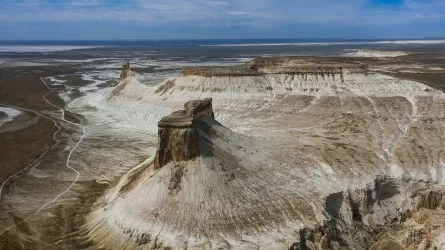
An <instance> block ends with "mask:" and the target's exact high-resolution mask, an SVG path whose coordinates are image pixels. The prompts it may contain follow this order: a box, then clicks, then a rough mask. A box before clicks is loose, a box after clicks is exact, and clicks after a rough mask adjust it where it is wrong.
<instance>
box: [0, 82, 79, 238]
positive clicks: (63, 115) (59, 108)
mask: <svg viewBox="0 0 445 250" xmlns="http://www.w3.org/2000/svg"><path fill="white" fill-rule="evenodd" d="M40 80H41V81H42V83H43V84H44V85H45V87H46V88H47V89H48V90H50V91H49V92H48V93H46V94H45V95H43V96H42V98H43V99H44V100H45V101H46V102H47V103H48V104H49V105H51V106H53V107H55V108H56V109H58V110H59V111H60V112H61V113H62V114H61V115H62V117H61V120H62V121H64V122H66V123H68V124H71V125H74V126H79V127H81V128H82V136H81V137H80V139H79V141H78V142H77V143H76V145H75V146H74V147H73V148H72V149H71V151H70V152H69V154H68V157H67V159H66V162H65V166H66V167H67V168H69V169H70V170H72V171H73V172H74V173H75V174H76V178H75V179H74V180H73V182H72V183H71V184H70V185H69V186H68V187H67V188H66V189H65V190H64V191H62V192H61V193H59V194H58V195H56V197H54V199H52V200H50V201H48V202H46V203H45V204H43V205H42V206H41V207H40V208H39V209H38V210H37V211H36V212H34V213H33V214H31V215H29V216H28V217H26V218H25V219H24V220H23V221H22V222H20V223H24V222H26V221H27V220H29V219H30V218H31V217H32V216H34V215H36V214H38V213H40V212H41V211H42V210H43V209H44V208H45V207H46V206H48V205H49V204H51V203H53V202H55V201H57V200H58V199H59V198H60V197H61V196H62V195H64V194H65V193H67V192H68V191H69V190H70V189H71V188H72V187H73V186H74V184H75V183H76V182H77V180H78V179H79V177H80V173H79V172H78V171H77V170H75V169H74V168H72V167H71V166H70V160H71V156H72V154H73V152H74V151H75V150H76V149H77V147H78V146H79V145H80V143H81V142H82V141H83V139H84V137H85V135H86V126H85V125H83V124H78V123H74V122H71V121H68V120H66V119H65V109H63V108H61V107H59V106H57V105H55V104H53V103H51V102H50V101H49V100H48V99H47V97H48V95H50V94H51V93H52V92H54V89H52V88H50V87H49V86H48V84H47V83H46V82H45V81H44V80H43V79H42V78H40ZM5 106H9V107H11V108H16V109H19V110H22V111H28V112H32V113H34V114H36V115H39V116H41V117H44V118H46V119H49V120H51V121H53V122H54V125H55V126H56V127H57V128H58V129H57V131H56V132H55V133H54V134H53V139H54V140H55V141H56V143H55V144H54V145H53V146H51V147H50V148H48V149H47V150H46V151H45V152H44V153H43V154H42V155H41V156H40V157H39V158H38V159H36V160H35V161H34V162H32V163H31V164H29V165H28V166H27V167H26V168H24V169H22V170H21V171H20V172H18V173H16V174H14V175H11V176H10V177H8V178H7V179H6V180H5V181H3V183H2V185H1V187H0V199H1V194H2V190H3V186H4V185H5V183H6V182H7V181H9V180H11V179H13V178H15V177H16V176H18V175H20V174H22V173H24V172H25V171H27V170H28V169H29V167H31V166H33V165H34V164H36V163H37V162H38V161H39V160H41V159H42V158H43V157H44V156H45V155H46V154H47V153H48V152H49V151H50V150H51V149H53V148H54V147H55V146H57V145H58V144H60V140H59V139H57V138H56V136H57V134H58V133H59V132H60V130H61V126H60V124H59V123H58V122H57V121H56V120H54V119H53V118H51V117H49V116H45V115H43V114H41V113H39V112H37V111H34V110H29V109H24V108H20V107H15V106H11V105H5ZM15 226H17V225H16V224H14V225H11V226H10V227H8V228H6V229H5V230H3V231H2V232H0V235H2V234H3V233H5V232H6V231H8V230H10V229H11V228H13V227H15Z"/></svg>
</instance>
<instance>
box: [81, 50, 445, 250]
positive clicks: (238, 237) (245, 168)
mask: <svg viewBox="0 0 445 250" xmlns="http://www.w3.org/2000/svg"><path fill="white" fill-rule="evenodd" d="M345 60H346V59H344V60H343V59H341V60H340V59H338V60H337V59H335V60H334V59H332V60H328V61H323V60H322V59H307V58H303V59H302V58H296V59H292V58H284V59H270V60H268V59H261V60H257V61H254V62H251V63H248V64H246V65H243V66H240V67H238V68H235V69H230V68H223V69H221V68H195V69H187V70H185V71H184V72H183V75H182V76H178V77H175V78H170V79H167V80H165V81H164V82H162V83H160V84H159V85H157V86H154V87H147V86H145V85H143V84H141V83H139V82H138V81H137V80H135V79H134V78H132V77H129V78H127V79H126V80H124V81H122V82H121V83H120V84H119V85H118V86H117V87H116V89H118V88H119V92H118V93H117V94H114V95H110V96H109V98H107V99H106V100H104V101H103V102H102V103H101V106H100V107H99V108H100V109H102V110H103V112H105V113H106V112H109V114H110V115H114V116H116V117H119V118H120V119H122V120H125V119H126V120H128V121H129V126H131V129H134V130H136V131H141V133H147V134H153V135H156V134H157V135H159V137H158V148H157V153H156V157H155V159H154V161H153V162H151V163H150V162H146V163H145V164H142V165H141V166H138V167H137V168H135V169H134V170H133V171H131V172H130V173H129V174H128V175H126V176H124V177H123V178H122V180H121V182H120V183H119V184H118V185H117V186H116V187H115V188H113V189H112V190H110V191H109V193H108V194H107V195H106V196H105V197H104V198H103V200H101V201H100V202H99V203H98V207H97V209H96V211H95V212H93V213H91V214H90V216H89V222H88V225H87V227H88V229H89V232H90V233H89V235H90V236H91V237H92V238H93V240H94V241H95V242H96V243H97V245H99V246H104V247H109V248H114V249H125V248H128V249H133V248H140V249H151V248H160V247H173V248H202V249H219V248H223V249H228V248H235V249H250V248H254V249H258V248H262V249H287V248H289V247H290V246H292V247H294V248H293V249H298V248H302V249H304V248H312V249H315V248H317V247H318V248H333V249H337V248H340V247H345V246H348V247H350V248H352V249H368V248H369V247H371V245H372V244H373V243H374V242H376V241H377V240H378V239H377V236H376V233H375V232H378V231H381V230H383V228H385V226H387V225H388V224H391V223H393V222H395V221H396V222H402V221H405V220H407V218H408V215H409V214H410V213H411V212H412V211H421V210H422V209H430V210H431V211H439V212H437V213H436V212H435V213H433V212H430V213H429V215H431V216H432V215H434V216H436V215H437V216H439V215H438V214H440V211H442V210H440V209H442V208H441V207H443V205H442V204H443V199H442V198H441V197H440V198H439V196H440V195H439V194H442V193H441V192H439V191H437V189H439V190H442V188H443V185H444V184H445V179H444V176H445V175H444V167H443V162H445V159H444V157H445V154H444V149H445V140H444V135H445V126H444V124H445V123H444V119H445V116H444V114H443V110H444V107H445V106H444V105H445V95H444V94H443V93H441V92H438V91H436V90H434V89H431V88H429V87H427V86H425V85H423V84H421V83H418V82H413V81H408V80H403V79H398V78H394V77H391V76H387V75H382V74H379V73H375V72H371V71H368V70H367V68H368V67H367V65H363V64H361V63H360V62H359V61H355V60H351V61H348V60H346V61H345ZM204 98H212V101H211V103H212V105H211V106H209V105H208V104H206V101H205V100H204V101H198V102H192V104H193V105H191V107H188V105H190V103H189V104H186V106H185V108H184V110H183V111H180V112H175V113H173V114H172V116H167V117H166V118H163V117H165V116H166V115H168V114H170V113H171V112H172V111H174V110H177V109H178V108H180V107H182V106H183V105H184V103H186V102H188V101H189V100H198V99H201V100H202V99H204ZM207 102H208V101H207ZM201 107H202V109H201ZM195 111H196V112H195ZM198 111H199V112H198ZM213 111H214V115H213ZM201 112H203V113H202V115H200V114H201ZM158 121H161V122H159V123H157V122H158ZM435 185H437V186H438V187H436V186H435ZM432 186H435V188H434V189H433V190H436V191H434V193H431V194H429V193H426V191H425V190H429V189H431V188H432ZM420 191H422V192H420ZM433 209H434V210H433ZM434 216H432V217H431V218H435V217H434ZM433 221H434V220H433ZM436 221H439V222H440V220H436ZM422 223H423V222H422V221H421V220H418V221H416V222H413V224H411V225H415V226H416V227H421V228H427V226H426V225H425V224H422ZM413 227H414V226H413ZM406 228H407V230H408V231H409V232H411V231H412V232H415V230H414V229H413V228H410V226H408V225H407V226H406ZM434 228H435V229H434V230H436V231H435V232H436V233H435V234H434V235H432V236H431V237H433V238H434V237H435V239H438V240H437V241H436V242H435V243H434V242H433V243H434V244H435V246H437V247H438V248H439V249H440V247H443V246H445V245H444V244H445V242H443V241H440V239H441V237H442V236H443V235H442V234H441V233H440V232H442V231H441V230H443V229H444V228H443V225H440V224H438V225H436V227H434ZM413 230H414V231H413ZM425 230H426V229H425ZM408 231H403V232H400V233H399V234H397V235H396V236H394V237H395V241H396V242H395V243H393V242H392V239H389V240H387V241H383V242H380V243H378V244H377V245H376V247H378V246H381V245H384V244H386V243H385V242H390V243H391V244H393V245H394V246H397V247H398V246H399V245H400V246H402V245H403V246H406V244H405V243H403V242H412V241H405V239H404V238H403V237H405V236H404V235H406V234H409V233H408ZM426 231H428V230H426ZM405 233H406V234H405ZM413 235H417V234H416V233H413ZM441 235H442V236H441ZM433 243H432V244H433Z"/></svg>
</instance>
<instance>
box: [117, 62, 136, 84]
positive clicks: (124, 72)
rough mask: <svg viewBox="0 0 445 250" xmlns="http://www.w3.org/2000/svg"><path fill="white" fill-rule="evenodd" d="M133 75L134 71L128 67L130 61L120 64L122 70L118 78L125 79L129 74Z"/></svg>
mask: <svg viewBox="0 0 445 250" xmlns="http://www.w3.org/2000/svg"><path fill="white" fill-rule="evenodd" d="M134 75H135V74H134V72H133V71H132V70H131V68H130V62H127V63H125V64H124V65H123V66H122V71H121V74H120V77H119V80H120V81H123V80H125V78H127V77H129V76H134Z"/></svg>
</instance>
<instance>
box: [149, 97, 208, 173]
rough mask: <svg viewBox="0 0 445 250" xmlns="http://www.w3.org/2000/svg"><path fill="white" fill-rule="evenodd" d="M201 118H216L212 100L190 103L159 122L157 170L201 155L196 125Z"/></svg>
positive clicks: (155, 165)
mask: <svg viewBox="0 0 445 250" xmlns="http://www.w3.org/2000/svg"><path fill="white" fill-rule="evenodd" d="M201 117H210V118H213V117H214V114H213V110H212V99H205V100H194V101H189V102H187V103H185V104H184V109H183V110H179V111H176V112H173V113H172V114H170V115H169V116H166V117H163V118H162V119H161V121H159V123H158V127H159V128H158V148H157V151H156V157H155V161H154V168H155V169H159V168H161V167H163V166H164V165H166V164H167V163H169V162H171V161H175V162H180V161H187V160H192V159H194V158H196V157H197V156H199V155H200V148H199V138H198V136H199V135H198V132H197V128H196V123H197V122H198V119H200V118H201Z"/></svg>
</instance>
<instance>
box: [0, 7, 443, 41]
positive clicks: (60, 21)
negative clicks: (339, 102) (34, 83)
mask: <svg viewBox="0 0 445 250" xmlns="http://www.w3.org/2000/svg"><path fill="white" fill-rule="evenodd" d="M0 4H1V5H0V6H1V7H0V29H1V30H2V32H1V36H0V40H52V39H58V40H72V39H77V40H88V39H96V40H97V39H209V38H214V39H223V38H228V39H230V38H414V37H445V0H423V1H422V0H150V1H144V0H121V1H119V0H16V1H13V0H0Z"/></svg>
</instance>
